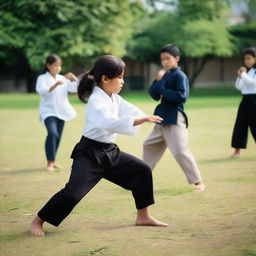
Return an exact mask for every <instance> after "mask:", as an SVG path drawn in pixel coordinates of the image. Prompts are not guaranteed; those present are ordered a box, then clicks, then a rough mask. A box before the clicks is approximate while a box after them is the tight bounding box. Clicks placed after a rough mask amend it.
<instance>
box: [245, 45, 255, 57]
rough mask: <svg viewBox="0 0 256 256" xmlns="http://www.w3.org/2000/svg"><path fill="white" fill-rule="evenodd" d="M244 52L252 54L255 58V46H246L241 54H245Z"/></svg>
mask: <svg viewBox="0 0 256 256" xmlns="http://www.w3.org/2000/svg"><path fill="white" fill-rule="evenodd" d="M245 54H248V55H251V56H253V57H254V58H256V48H255V47H249V48H246V49H245V50H244V51H243V55H245Z"/></svg>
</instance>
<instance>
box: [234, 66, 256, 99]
mask: <svg viewBox="0 0 256 256" xmlns="http://www.w3.org/2000/svg"><path fill="white" fill-rule="evenodd" d="M236 88H237V89H238V90H240V91H241V93H242V94H243V95H244V94H256V69H255V68H251V69H250V70H249V71H248V72H247V73H246V72H243V73H242V74H241V77H238V78H237V79H236Z"/></svg>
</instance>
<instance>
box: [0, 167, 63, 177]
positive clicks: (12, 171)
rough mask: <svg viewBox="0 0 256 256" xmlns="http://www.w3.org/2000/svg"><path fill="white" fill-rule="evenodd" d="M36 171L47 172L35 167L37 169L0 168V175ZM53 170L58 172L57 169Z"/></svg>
mask: <svg viewBox="0 0 256 256" xmlns="http://www.w3.org/2000/svg"><path fill="white" fill-rule="evenodd" d="M38 172H45V173H48V172H47V171H45V170H44V169H43V168H37V169H21V170H12V169H9V170H1V171H0V175H16V174H31V173H38ZM54 172H58V171H57V170H56V171H54Z"/></svg>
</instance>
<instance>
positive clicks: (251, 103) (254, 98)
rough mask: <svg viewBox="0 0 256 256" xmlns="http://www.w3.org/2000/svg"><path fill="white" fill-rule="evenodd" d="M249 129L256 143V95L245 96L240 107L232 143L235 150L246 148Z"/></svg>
mask: <svg viewBox="0 0 256 256" xmlns="http://www.w3.org/2000/svg"><path fill="white" fill-rule="evenodd" d="M249 127H250V130H251V133H252V136H253V138H254V141H255V142H256V94H249V95H244V96H243V99H242V101H241V103H240V105H239V108H238V113H237V117H236V122H235V126H234V130H233V136H232V143H231V145H232V147H233V148H246V145H247V140H248V128H249Z"/></svg>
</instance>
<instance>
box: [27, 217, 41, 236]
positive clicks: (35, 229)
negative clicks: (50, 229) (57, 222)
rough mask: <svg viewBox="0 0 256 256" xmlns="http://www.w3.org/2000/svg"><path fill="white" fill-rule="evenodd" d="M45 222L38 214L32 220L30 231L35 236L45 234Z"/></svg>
mask: <svg viewBox="0 0 256 256" xmlns="http://www.w3.org/2000/svg"><path fill="white" fill-rule="evenodd" d="M43 223H44V221H43V220H42V219H41V218H39V217H38V216H36V217H35V218H34V219H33V221H32V222H31V225H30V233H31V234H32V235H34V236H44V231H43Z"/></svg>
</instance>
